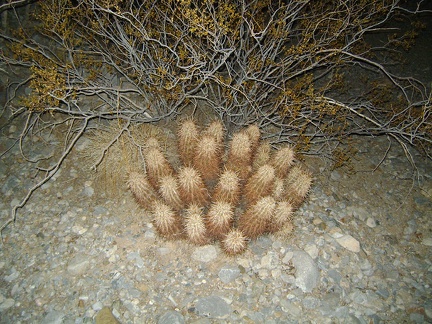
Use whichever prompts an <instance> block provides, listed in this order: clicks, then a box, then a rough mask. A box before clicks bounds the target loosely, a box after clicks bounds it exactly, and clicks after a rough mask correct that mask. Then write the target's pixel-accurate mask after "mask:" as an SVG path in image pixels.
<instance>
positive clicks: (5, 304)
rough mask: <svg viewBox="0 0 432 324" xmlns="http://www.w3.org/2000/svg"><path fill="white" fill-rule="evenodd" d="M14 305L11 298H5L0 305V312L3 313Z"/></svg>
mask: <svg viewBox="0 0 432 324" xmlns="http://www.w3.org/2000/svg"><path fill="white" fill-rule="evenodd" d="M14 305H15V300H14V299H12V298H7V299H5V300H4V301H3V302H2V303H1V304H0V311H5V310H7V309H9V308H11V307H13V306H14Z"/></svg>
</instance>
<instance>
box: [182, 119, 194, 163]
mask: <svg viewBox="0 0 432 324" xmlns="http://www.w3.org/2000/svg"><path fill="white" fill-rule="evenodd" d="M177 135H178V149H179V153H180V159H181V160H182V162H183V165H184V166H191V165H192V163H193V158H194V155H195V147H196V144H197V142H198V135H199V133H198V128H197V126H196V124H195V122H194V121H193V120H192V119H189V120H186V121H184V122H183V123H182V124H181V125H180V128H179V130H178V134H177Z"/></svg>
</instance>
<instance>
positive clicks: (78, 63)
mask: <svg viewBox="0 0 432 324" xmlns="http://www.w3.org/2000/svg"><path fill="white" fill-rule="evenodd" d="M14 2H15V1H12V2H10V3H8V4H6V5H2V6H1V7H0V11H3V14H5V12H8V11H10V12H12V11H13V10H15V9H14V6H13V5H11V4H13V3H14ZM15 3H19V1H16V2H15ZM31 5H32V6H34V10H33V11H32V12H33V13H32V17H31V19H30V20H31V21H32V24H26V25H23V24H20V23H19V15H17V18H18V21H17V22H15V23H16V27H17V28H12V29H9V30H5V31H4V32H2V33H1V35H0V38H1V40H2V43H3V44H4V45H5V46H4V49H3V50H2V52H1V61H2V63H4V66H9V67H16V66H21V67H23V66H24V67H28V68H29V78H28V79H26V80H24V82H21V83H15V82H12V83H11V84H10V87H9V90H10V91H11V92H15V90H17V89H18V88H19V87H20V86H22V85H26V86H27V87H28V90H31V91H27V94H26V95H25V96H21V99H20V101H18V102H16V101H14V102H13V103H12V101H11V100H8V101H7V102H6V105H5V107H6V108H5V109H7V110H8V111H9V113H10V114H11V116H12V118H13V117H16V116H24V117H25V118H27V120H28V121H27V123H26V124H25V125H26V126H25V129H23V138H25V135H26V134H29V133H31V132H29V131H28V130H29V128H33V129H35V128H37V127H39V126H38V125H40V123H38V122H37V121H39V120H41V118H42V117H43V116H45V115H48V116H52V118H53V121H52V122H51V124H49V122H48V125H47V122H45V123H44V128H43V129H44V130H49V131H50V130H51V129H52V128H55V127H60V126H66V127H68V128H69V129H70V131H68V132H66V133H65V134H67V138H66V140H65V141H64V143H65V145H64V149H63V152H64V154H62V155H61V159H60V160H59V161H58V164H57V166H58V167H59V166H60V164H61V161H62V159H64V158H65V157H66V156H67V154H68V153H69V152H70V150H71V148H72V147H73V145H74V143H76V141H77V139H78V138H79V137H80V136H82V134H84V133H85V132H86V131H87V130H88V129H89V128H91V127H92V126H91V125H93V124H92V123H91V122H92V121H100V120H114V119H115V120H121V121H122V122H121V125H122V127H121V128H120V129H119V132H121V133H122V132H125V131H127V130H128V129H129V128H130V127H132V126H133V125H136V124H140V123H150V122H157V121H160V120H165V119H168V118H175V117H176V116H178V115H180V114H182V113H183V112H184V111H185V109H186V108H191V107H192V109H194V111H197V110H199V111H205V112H208V113H210V114H213V115H216V116H218V117H219V118H220V119H221V120H222V121H223V122H224V124H225V127H226V128H227V129H228V131H229V132H230V133H233V132H235V131H237V130H239V129H240V128H241V127H243V126H245V125H250V124H257V125H258V126H259V128H260V129H261V130H262V131H264V132H265V137H266V138H267V139H268V140H269V141H271V142H273V143H284V142H288V143H291V144H295V145H296V146H297V150H299V151H303V152H309V153H318V154H325V153H326V152H332V151H333V150H334V149H335V148H336V147H337V143H339V142H340V141H343V140H345V139H347V138H349V137H350V136H351V135H373V136H377V135H387V136H390V137H392V138H393V139H395V140H396V141H397V142H398V143H399V144H401V145H402V146H403V147H404V149H405V150H406V152H407V157H408V158H410V155H409V151H408V149H407V147H408V146H411V145H412V146H415V147H417V148H419V149H421V150H423V152H425V153H426V154H427V156H428V157H430V147H431V146H430V144H431V141H432V138H431V120H430V118H431V117H430V112H431V101H430V98H431V96H430V89H429V88H428V87H426V86H425V85H423V84H422V83H421V82H420V81H418V80H416V79H415V78H412V77H405V76H403V77H402V76H398V75H397V74H395V73H394V72H391V71H390V70H389V68H388V66H387V63H395V62H397V61H395V60H397V59H398V57H397V56H395V55H392V56H386V58H390V59H391V60H392V61H390V62H385V63H386V64H384V63H383V60H382V58H383V57H384V54H383V53H395V52H396V50H398V49H402V50H404V49H406V48H409V46H411V44H412V42H413V40H415V37H416V35H417V33H418V32H419V30H420V29H421V27H422V26H421V25H420V24H413V25H412V28H410V29H409V30H408V31H407V32H405V33H392V34H391V35H390V36H389V37H388V38H387V39H386V41H385V42H384V43H383V44H381V45H380V46H379V47H377V46H375V47H374V46H372V45H371V43H370V42H367V41H366V37H367V36H368V35H370V34H372V33H378V32H380V30H385V28H386V27H387V24H388V23H389V22H390V21H391V20H392V19H396V18H397V19H402V20H403V19H405V17H408V16H409V17H410V18H411V17H414V16H415V15H416V14H423V13H428V11H427V10H425V9H423V7H422V6H423V3H422V2H419V4H418V6H412V7H413V9H410V7H409V6H408V5H409V4H407V5H406V6H404V5H403V4H401V3H400V1H399V0H380V1H368V0H360V1H359V0H348V1H346V0H344V1H342V0H338V1H307V0H301V1H273V0H264V1H262V0H259V1H258V0H206V1H198V0H162V1H160V0H147V1H132V0H122V1H115V0H89V1H83V0H73V1H72V0H55V1H54V0H46V1H37V2H36V3H35V4H31ZM429 12H430V11H429ZM352 83H356V84H358V85H359V86H364V87H365V89H366V90H365V91H364V92H358V91H357V92H356V91H351V89H350V88H349V86H350V85H351V84H352ZM374 84H375V85H376V86H375V85H374ZM371 85H374V86H371ZM71 125H73V127H72V126H71ZM49 126H50V127H49ZM116 137H118V135H116V136H114V137H113V141H115V138H116ZM337 156H343V154H342V155H340V154H338V155H336V157H337ZM345 158H346V156H343V157H342V160H343V159H345ZM336 162H337V161H336ZM339 162H340V161H339ZM52 174H53V173H52V172H50V173H48V178H49V177H50V176H52ZM41 181H47V178H44V179H42V180H41ZM21 205H22V204H21ZM15 211H16V209H14V211H13V218H14V217H15Z"/></svg>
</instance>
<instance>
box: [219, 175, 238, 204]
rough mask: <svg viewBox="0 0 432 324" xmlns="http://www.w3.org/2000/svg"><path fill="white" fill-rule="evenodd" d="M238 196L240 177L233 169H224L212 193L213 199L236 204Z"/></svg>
mask: <svg viewBox="0 0 432 324" xmlns="http://www.w3.org/2000/svg"><path fill="white" fill-rule="evenodd" d="M239 198H240V179H239V177H238V176H237V174H236V173H235V172H234V171H231V170H225V171H224V172H223V173H222V174H221V175H220V178H219V182H218V183H217V185H216V188H215V191H214V193H213V201H225V202H227V203H230V204H232V205H237V203H238V201H239Z"/></svg>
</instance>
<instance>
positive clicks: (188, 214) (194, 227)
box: [184, 204, 209, 245]
mask: <svg viewBox="0 0 432 324" xmlns="http://www.w3.org/2000/svg"><path fill="white" fill-rule="evenodd" d="M184 222H185V230H186V235H187V237H188V239H189V241H191V242H192V243H194V244H197V245H204V244H206V243H208V242H209V236H208V235H207V229H206V226H205V222H204V218H203V212H202V208H201V207H199V206H198V205H195V204H192V205H190V206H189V207H188V208H187V209H186V211H185V221H184Z"/></svg>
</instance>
